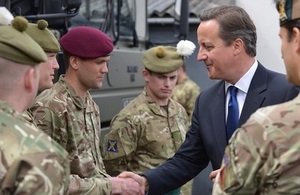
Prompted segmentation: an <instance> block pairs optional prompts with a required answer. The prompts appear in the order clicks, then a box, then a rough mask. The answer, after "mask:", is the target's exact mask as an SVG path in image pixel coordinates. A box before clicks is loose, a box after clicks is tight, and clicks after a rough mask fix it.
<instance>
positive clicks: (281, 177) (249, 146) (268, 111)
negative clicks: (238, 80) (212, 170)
mask: <svg viewBox="0 0 300 195" xmlns="http://www.w3.org/2000/svg"><path fill="white" fill-rule="evenodd" d="M299 116H300V95H298V96H297V97H296V98H295V99H294V100H291V101H289V102H286V103H283V104H279V105H274V106H269V107H265V108H261V109H259V110H257V111H256V112H255V113H254V114H253V115H252V116H251V117H250V119H249V120H248V121H247V122H246V123H245V124H244V125H243V126H242V127H241V128H240V129H238V130H237V131H236V132H235V133H234V134H233V136H232V138H231V140H230V143H229V145H228V147H227V148H226V151H225V156H224V158H223V162H222V168H221V172H220V173H219V175H218V176H217V179H216V182H215V184H214V191H213V194H243V195H244V194H268V195H275V194H299V193H300V121H299Z"/></svg>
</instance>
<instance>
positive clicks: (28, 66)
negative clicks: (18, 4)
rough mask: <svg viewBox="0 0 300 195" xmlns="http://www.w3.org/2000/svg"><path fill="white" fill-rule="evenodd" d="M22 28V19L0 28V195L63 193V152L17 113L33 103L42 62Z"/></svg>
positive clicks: (65, 162)
mask: <svg viewBox="0 0 300 195" xmlns="http://www.w3.org/2000/svg"><path fill="white" fill-rule="evenodd" d="M4 12H5V13H7V14H8V15H9V14H10V13H9V12H8V11H7V10H6V11H4V10H3V9H2V10H1V11H0V15H2V14H5V13H4ZM0 18H1V20H3V18H2V16H0ZM11 18H13V17H12V16H11ZM27 25H28V21H27V20H26V19H25V18H22V17H16V18H15V19H13V21H12V24H11V26H2V25H0V123H1V126H0V194H30V195H32V194H61V195H63V194H66V193H67V191H68V186H69V176H68V175H69V174H70V165H69V160H68V158H67V156H68V154H67V152H66V151H65V150H64V149H63V148H62V147H61V146H60V145H58V144H57V143H56V142H54V141H53V140H51V138H50V137H49V136H48V135H46V134H45V133H43V132H42V131H40V130H38V129H36V128H34V127H32V126H31V125H28V123H27V122H26V121H25V120H24V118H23V117H22V116H21V115H20V114H19V113H22V112H24V110H26V109H27V108H28V107H29V106H30V105H31V104H32V102H33V100H34V98H35V96H36V93H37V89H38V81H39V63H41V62H45V61H46V55H45V53H44V51H43V50H42V48H41V47H40V46H39V45H38V44H37V43H36V42H35V41H34V40H32V39H31V38H30V37H29V36H28V35H27V34H26V33H25V32H24V30H25V29H26V28H27ZM20 97H22V98H21V99H20Z"/></svg>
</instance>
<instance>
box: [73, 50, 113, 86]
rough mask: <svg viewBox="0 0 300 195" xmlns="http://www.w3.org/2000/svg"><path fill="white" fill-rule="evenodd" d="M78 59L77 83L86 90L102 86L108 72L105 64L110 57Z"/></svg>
mask: <svg viewBox="0 0 300 195" xmlns="http://www.w3.org/2000/svg"><path fill="white" fill-rule="evenodd" d="M78 59H79V61H78V62H79V66H78V67H79V68H78V71H77V75H78V79H79V82H80V83H81V85H82V87H83V88H85V89H86V90H89V89H99V88H100V87H102V85H103V79H104V76H105V74H106V73H107V72H108V68H107V64H108V61H109V60H110V56H105V57H100V58H95V59H80V58H78Z"/></svg>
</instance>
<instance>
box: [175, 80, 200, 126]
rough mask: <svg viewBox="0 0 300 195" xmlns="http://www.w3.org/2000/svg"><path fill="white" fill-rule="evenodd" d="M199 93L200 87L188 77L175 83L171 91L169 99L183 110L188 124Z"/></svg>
mask: <svg viewBox="0 0 300 195" xmlns="http://www.w3.org/2000/svg"><path fill="white" fill-rule="evenodd" d="M200 92H201V89H200V87H199V86H198V85H197V84H196V83H195V82H194V81H192V80H191V79H190V78H188V77H187V78H185V79H184V80H182V81H181V82H179V83H177V84H176V86H175V88H174V89H173V93H172V97H171V98H172V99H173V100H175V101H177V102H179V103H180V104H181V105H182V106H183V107H184V108H185V110H186V112H187V115H188V120H189V122H190V124H191V118H192V114H193V111H194V108H195V101H196V98H197V96H198V95H199V94H200ZM190 124H189V125H190Z"/></svg>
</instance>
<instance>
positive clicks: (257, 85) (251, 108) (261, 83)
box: [239, 63, 268, 127]
mask: <svg viewBox="0 0 300 195" xmlns="http://www.w3.org/2000/svg"><path fill="white" fill-rule="evenodd" d="M267 80H268V73H267V70H266V69H265V68H264V67H263V66H262V65H261V64H260V63H258V67H257V69H256V71H255V74H254V76H253V78H252V81H251V85H250V87H249V90H248V93H247V97H246V99H245V103H244V106H243V110H242V113H241V116H240V120H239V127H240V126H241V125H242V124H244V123H245V122H246V121H247V120H248V119H249V117H250V115H251V114H252V113H254V112H255V111H256V110H257V109H258V108H260V107H261V105H262V103H263V101H264V99H265V96H263V95H262V92H263V91H265V90H266V89H267Z"/></svg>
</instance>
